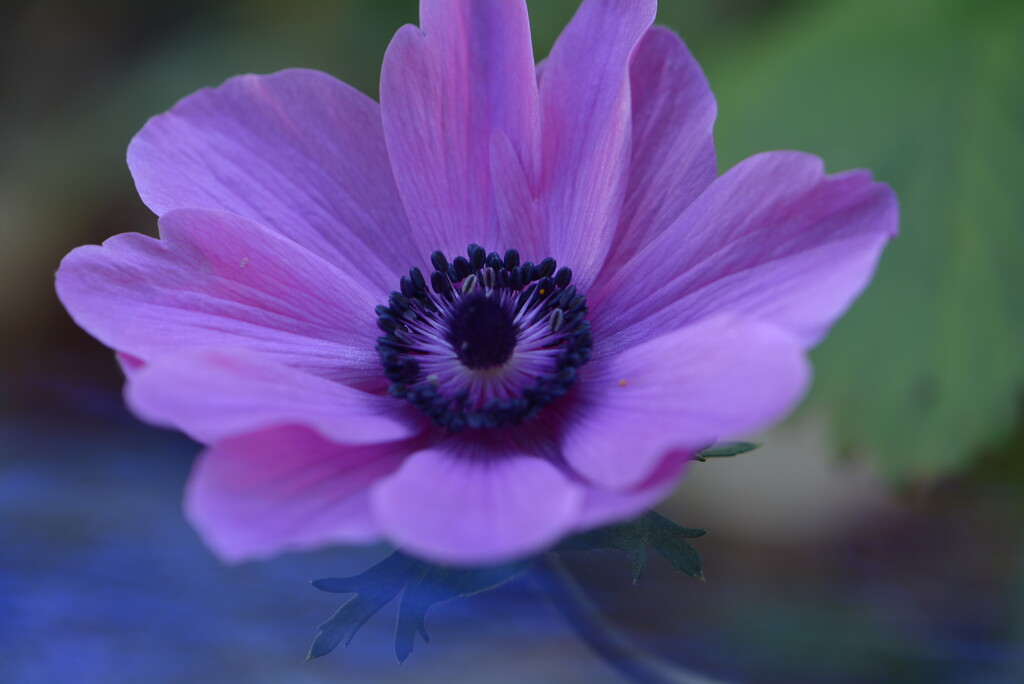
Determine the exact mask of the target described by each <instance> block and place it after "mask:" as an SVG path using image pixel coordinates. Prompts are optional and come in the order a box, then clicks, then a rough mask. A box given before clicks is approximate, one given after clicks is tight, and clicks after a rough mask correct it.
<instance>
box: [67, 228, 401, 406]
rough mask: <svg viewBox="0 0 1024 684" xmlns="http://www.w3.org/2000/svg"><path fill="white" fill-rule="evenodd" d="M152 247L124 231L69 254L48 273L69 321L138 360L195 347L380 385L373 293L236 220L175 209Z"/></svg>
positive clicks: (262, 230)
mask: <svg viewBox="0 0 1024 684" xmlns="http://www.w3.org/2000/svg"><path fill="white" fill-rule="evenodd" d="M160 230H161V235H162V238H163V239H161V240H154V239H152V238H149V237H145V236H143V235H138V234H134V233H128V234H124V235H118V236H116V237H113V238H111V239H109V240H107V241H106V242H104V243H103V246H101V247H100V246H96V245H86V246H84V247H79V248H78V249H76V250H74V251H73V252H71V253H70V254H69V255H68V256H66V257H65V258H64V261H63V262H62V263H61V266H60V269H59V270H58V272H57V294H58V295H59V297H60V299H61V301H62V302H63V303H64V306H65V307H66V308H67V309H68V311H69V312H70V313H71V316H72V318H74V319H75V322H76V323H78V325H80V326H81V327H82V328H84V329H85V330H86V331H88V332H89V333H90V334H91V335H93V336H94V337H96V338H98V339H99V340H100V341H101V342H103V343H104V344H106V345H107V346H109V347H112V348H114V349H116V350H117V351H119V352H122V353H124V354H128V355H129V356H131V357H135V359H137V360H140V361H142V362H149V361H151V360H153V359H154V358H155V357H157V356H160V355H163V354H169V353H174V352H177V351H180V350H182V349H184V348H189V347H201V346H211V347H218V346H228V347H245V348H249V349H254V350H257V351H260V352H263V353H265V354H267V355H268V356H270V357H272V358H274V359H276V360H278V361H280V362H282V363H285V364H287V365H290V366H293V367H296V368H301V369H304V370H307V371H309V372H312V373H316V374H318V375H322V376H325V377H329V378H332V379H335V380H340V381H344V382H348V383H364V384H367V385H369V386H382V385H383V384H384V381H383V379H382V377H383V376H382V375H381V371H380V361H379V360H378V358H377V354H376V352H375V351H374V339H375V338H376V336H377V330H376V327H375V325H374V313H373V308H374V306H375V305H376V304H378V303H379V301H378V299H377V297H378V296H379V295H371V294H370V293H368V292H367V290H366V288H365V285H364V283H363V282H362V281H360V280H356V279H354V278H352V277H351V276H349V275H347V274H346V273H344V272H343V271H341V270H339V269H338V268H336V267H334V266H332V265H331V264H329V263H327V262H326V261H324V260H323V259H321V258H320V257H318V256H316V255H315V254H313V253H312V252H310V251H308V250H306V249H305V248H303V247H300V246H299V245H298V244H296V243H294V242H292V241H291V240H288V239H287V238H284V237H281V236H280V235H279V234H277V233H275V232H273V231H270V230H267V229H266V228H263V227H262V226H260V225H258V224H255V223H253V222H251V221H249V220H247V219H243V218H241V217H238V216H234V215H231V214H222V213H218V212H212V211H202V210H184V209H183V210H177V211H173V212H171V213H168V214H166V215H165V216H164V217H163V218H161V219H160Z"/></svg>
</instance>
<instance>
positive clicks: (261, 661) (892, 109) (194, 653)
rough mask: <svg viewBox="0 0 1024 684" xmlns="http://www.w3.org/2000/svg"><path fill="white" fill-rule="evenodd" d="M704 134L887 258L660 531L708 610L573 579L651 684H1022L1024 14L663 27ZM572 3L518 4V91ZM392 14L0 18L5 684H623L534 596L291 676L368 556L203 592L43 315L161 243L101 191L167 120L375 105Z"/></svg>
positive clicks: (688, 19)
mask: <svg viewBox="0 0 1024 684" xmlns="http://www.w3.org/2000/svg"><path fill="white" fill-rule="evenodd" d="M662 5H663V7H662V9H661V12H660V16H659V23H662V24H667V25H669V26H671V27H673V28H674V29H675V30H677V31H678V32H679V33H680V34H681V35H682V36H683V38H684V39H685V40H686V41H687V42H688V44H689V45H690V47H691V49H692V50H693V51H694V53H695V55H696V56H697V58H698V59H699V60H700V61H701V63H702V64H703V65H704V68H705V70H706V72H707V74H708V77H709V79H710V81H711V85H712V88H713V89H714V91H715V93H716V95H717V97H718V102H719V123H718V125H717V127H716V142H717V146H718V150H719V165H720V170H724V169H726V168H728V167H729V166H731V165H732V164H734V163H735V162H737V161H738V160H740V159H742V158H743V157H745V156H748V155H750V154H753V153H755V152H758V151H762V150H766V149H780V148H795V149H803V150H807V151H810V152H814V153H816V154H819V155H821V156H822V157H824V158H825V160H826V163H827V165H828V167H829V169H830V170H833V171H838V170H843V169H846V168H853V167H867V168H871V169H872V170H874V171H875V173H876V175H877V176H878V177H879V178H880V179H882V180H884V181H887V182H889V183H891V184H892V185H893V187H894V188H895V189H896V191H897V194H898V195H899V197H900V199H901V203H902V207H903V222H902V234H901V236H900V237H899V239H898V240H897V241H895V242H894V243H893V244H892V245H891V247H890V248H889V250H888V251H887V252H886V254H885V256H884V258H883V261H882V265H881V268H880V270H879V273H878V276H877V278H876V280H875V282H874V284H873V285H872V287H871V289H870V290H869V291H868V293H867V294H866V295H865V296H864V297H863V298H862V299H861V300H860V301H859V302H858V303H857V304H856V305H855V307H854V308H853V310H852V311H851V312H850V314H849V315H848V316H847V317H846V318H845V319H844V320H843V321H842V322H841V323H840V324H839V325H838V326H837V328H836V329H835V331H834V333H833V334H832V336H831V337H830V338H829V339H828V340H827V341H826V342H825V343H824V344H823V345H822V346H821V347H820V348H819V349H818V350H816V351H815V354H814V361H815V365H816V370H817V378H816V384H815V389H814V391H813V393H812V395H811V396H810V397H809V399H808V401H807V402H806V404H805V406H804V407H803V408H802V409H801V410H800V411H799V412H798V414H797V415H796V416H795V417H794V418H793V419H792V420H791V421H789V422H788V423H787V424H786V425H784V426H782V427H780V428H779V429H778V430H776V431H773V432H772V433H769V434H767V435H764V436H762V438H763V439H764V441H765V442H766V446H765V447H763V448H762V449H761V450H759V451H756V452H753V453H752V454H748V455H745V456H742V457H740V458H738V459H734V460H731V461H715V462H709V463H706V464H698V465H697V466H696V467H694V468H693V470H692V471H691V475H690V477H689V478H688V480H687V482H686V483H685V485H684V487H683V488H682V490H681V492H680V493H679V494H678V495H677V496H676V497H674V498H673V499H672V500H671V501H669V502H667V503H666V504H665V506H664V508H663V510H664V511H665V512H666V513H667V514H669V515H670V516H671V517H673V518H675V519H676V520H677V521H678V522H680V523H681V524H684V525H687V526H692V527H707V528H708V529H710V531H711V533H710V534H709V535H708V536H707V537H705V538H702V539H700V540H698V542H697V545H698V548H699V549H700V551H701V552H702V556H703V558H704V563H705V573H706V574H707V576H708V579H709V581H708V582H707V583H706V584H702V583H699V582H695V581H692V580H690V579H688V578H686V577H683V576H681V575H676V574H674V573H673V572H672V571H671V569H670V568H668V567H666V565H665V564H664V563H661V562H660V560H657V559H654V560H652V564H651V568H650V572H649V575H648V576H647V577H646V578H645V579H644V580H642V581H641V582H640V584H638V585H636V586H632V585H630V584H629V582H628V569H627V567H626V565H625V563H624V562H623V561H622V560H621V559H618V558H615V557H606V556H603V555H587V556H580V557H575V558H571V559H570V562H571V566H572V568H573V570H574V571H575V572H576V573H577V574H578V575H579V577H580V578H581V580H582V581H583V582H584V584H585V586H586V587H587V589H588V590H589V591H590V593H591V595H592V596H593V597H594V598H595V600H597V602H598V604H599V606H600V607H601V609H602V610H603V611H604V612H605V614H606V615H607V616H608V617H609V618H610V619H611V620H612V621H613V622H614V623H615V624H616V625H617V626H619V627H620V628H621V629H622V630H623V631H624V632H626V633H628V634H630V635H631V636H632V638H634V639H636V640H637V641H639V642H640V643H642V644H644V645H645V646H647V647H648V648H651V649H652V650H654V651H656V652H657V653H659V654H660V655H662V656H663V657H665V658H668V659H671V660H675V661H677V662H679V663H684V664H686V665H687V666H689V667H691V668H693V669H696V670H698V671H703V672H706V673H708V674H713V675H715V676H719V677H723V678H727V679H731V680H737V681H749V682H782V681H786V682H971V683H981V682H986V683H987V682H1018V681H1024V510H1022V507H1024V506H1022V504H1024V392H1022V389H1024V304H1022V294H1021V293H1022V292H1024V266H1022V263H1024V193H1022V192H1021V191H1020V187H1019V186H1020V183H1021V181H1022V179H1024V78H1022V76H1021V66H1022V65H1024V40H1022V37H1024V3H1020V2H1018V1H1016V0H1007V1H1005V2H1000V1H998V0H991V1H989V2H983V3H978V2H970V1H969V0H901V1H900V2H897V3H893V2H887V1H885V0H862V1H859V2H852V1H844V0H822V1H816V2H810V1H808V0H720V1H718V2H714V3H709V2H701V1H699V0H687V1H681V0H663V2H662ZM575 6H576V2H575V0H543V1H539V0H538V1H535V2H531V3H530V10H531V16H532V20H533V26H534V38H535V44H536V46H537V54H538V57H542V56H543V55H544V54H546V52H547V50H548V48H549V47H550V45H551V43H552V41H553V40H554V38H555V36H556V35H557V33H558V31H559V30H560V29H561V27H562V26H563V25H564V24H565V22H566V21H567V20H568V18H569V17H570V16H571V14H572V12H573V10H574V9H575ZM415 20H416V6H415V2H413V1H412V0H401V1H397V0H396V1H392V0H389V1H388V2H386V3H385V2H380V1H377V0H334V1H328V0H303V1H302V2H293V3H287V4H286V3H279V2H272V1H270V0H217V1H213V2H198V1H197V2H128V1H127V0H100V1H97V2H91V3H81V2H74V1H72V0H29V1H27V2H17V1H15V2H6V3H3V4H2V5H0V293H2V296H0V352H2V354H0V548H2V550H3V551H2V554H3V555H2V556H0V654H2V657H0V681H2V682H18V683H22V682H24V683H29V682H31V683H35V682H39V683H48V682H64V681H67V682H180V681H202V682H205V681H211V682H213V681H216V682H221V681H244V682H337V681H360V682H361V681H390V680H395V681H403V682H405V681H409V682H432V681H480V680H482V679H486V680H487V681H510V682H511V681H553V682H560V681H565V682H568V681H598V682H600V681H609V682H615V681H619V679H618V676H617V675H616V674H615V673H614V672H612V671H611V670H609V669H607V668H606V667H605V666H604V665H603V664H602V663H601V662H600V661H599V660H598V659H596V658H595V657H594V656H593V655H592V654H590V653H589V652H588V651H587V650H586V647H585V646H584V645H582V643H581V642H580V641H579V640H578V639H577V638H576V637H575V636H574V634H573V633H572V632H571V630H570V629H569V628H568V627H567V626H566V625H564V624H562V622H561V621H560V620H559V618H558V616H557V614H556V613H555V612H554V611H553V610H552V608H551V607H550V606H548V605H547V604H546V603H545V602H544V601H543V600H542V598H541V597H540V595H539V594H538V592H537V591H536V589H535V588H534V586H533V585H532V584H531V582H530V579H529V577H525V578H522V579H520V580H517V581H515V582H513V583H511V584H509V585H506V586H505V587H503V588H501V589H499V590H497V591H495V592H492V593H489V594H484V595H480V596H476V597H473V598H470V599H467V600H464V601H459V602H455V603H451V604H445V605H443V606H441V607H439V608H437V609H436V610H435V611H434V612H432V613H431V616H430V618H429V621H428V627H429V628H430V629H431V636H432V643H431V644H429V645H423V644H419V645H418V646H417V649H416V651H415V652H414V653H413V655H412V657H411V658H410V659H409V660H408V661H407V662H406V663H405V664H404V665H402V666H401V667H399V666H397V665H395V664H394V658H393V655H392V652H391V646H390V638H391V634H392V630H393V617H394V607H391V608H389V609H385V610H384V611H383V612H382V614H381V615H378V616H377V617H376V618H374V619H373V620H371V621H370V623H369V624H368V625H367V627H366V628H365V629H364V631H363V632H361V633H360V634H359V635H358V636H357V637H356V640H355V641H354V643H353V644H352V646H350V647H349V648H348V649H347V650H344V651H338V652H336V653H334V654H332V655H330V656H328V657H326V658H323V659H321V660H318V661H314V662H312V663H303V662H302V658H303V656H304V654H305V649H306V647H307V645H308V642H309V640H310V639H311V638H312V636H313V635H314V634H315V626H316V624H317V623H319V622H320V621H321V620H323V619H324V618H326V617H327V616H328V615H330V613H331V612H333V610H334V609H335V608H336V605H337V603H338V599H337V598H336V597H334V596H330V595H327V594H320V593H318V592H316V591H315V590H313V589H312V588H310V587H309V585H308V584H307V581H308V580H310V579H313V578H317V577H322V576H330V575H339V574H346V573H354V572H357V571H359V570H361V569H363V568H365V567H366V566H368V565H369V564H371V563H372V562H374V561H375V560H377V559H379V558H381V557H382V556H383V555H384V554H386V552H387V550H386V549H383V548H372V549H335V550H328V551H324V552H320V553H313V554H306V555H301V556H291V557H285V558H281V559H278V560H275V561H271V562H266V563H258V564H251V565H248V566H243V567H235V568H227V567H223V566H221V565H220V564H219V563H218V562H217V561H216V560H214V559H213V558H212V557H211V556H210V555H209V553H208V552H207V551H206V550H205V549H204V548H203V547H202V546H201V545H200V543H199V541H198V539H197V538H196V536H195V534H194V533H193V532H192V531H191V530H190V529H189V528H188V526H187V525H186V524H185V522H184V520H183V518H182V515H181V512H180V495H181V490H182V486H183V483H184V481H185V478H186V476H187V472H188V469H189V466H190V462H191V459H192V458H193V456H194V455H195V453H196V452H197V446H196V445H194V444H192V443H190V442H188V441H187V440H186V439H184V438H182V437H180V436H177V435H174V434H171V433H167V432H163V431H159V430H155V429H151V428H147V427H145V426H142V425H140V424H138V423H137V422H135V421H134V420H133V419H132V418H131V417H130V416H129V415H127V413H126V412H125V411H124V409H123V407H122V404H121V399H120V384H121V377H120V374H119V371H118V369H117V367H116V365H115V363H114V361H113V359H112V357H111V355H110V353H109V352H108V351H107V350H105V349H103V348H102V347H101V346H100V345H99V344H98V343H96V342H95V341H93V340H91V339H90V338H89V337H88V336H87V335H85V334H84V333H82V332H81V331H80V330H78V329H77V328H76V327H75V326H74V325H73V324H72V323H71V321H70V319H69V318H68V317H67V315H66V314H65V313H64V312H63V310H62V309H61V307H60V305H59V304H58V302H57V301H56V298H55V296H54V294H53V287H52V277H53V271H54V270H55V268H56V265H57V263H58V262H59V260H60V258H61V256H63V255H64V254H65V253H66V252H67V251H69V250H70V249H71V248H73V247H74V246H76V245H78V244H82V243H86V242H99V241H101V240H103V239H104V238H106V237H108V236H110V235H112V234H115V233H119V232H124V231H133V230H134V231H142V232H148V233H151V234H152V233H154V230H155V220H154V218H153V217H152V215H151V214H150V213H149V212H148V210H146V208H145V207H144V206H143V205H142V204H141V202H139V200H138V198H137V197H136V195H135V192H134V188H133V185H132V181H131V178H130V176H129V174H128V171H127V168H126V166H125V163H124V151H125V147H126V145H127V143H128V140H129V139H130V138H131V136H132V135H133V134H134V133H135V132H136V131H137V130H138V129H139V128H140V127H141V125H142V124H143V123H144V121H145V120H146V118H147V117H149V116H151V115H153V114H155V113H158V112H161V111H163V110H165V109H167V108H168V107H169V106H171V105H172V104H173V103H174V101H175V100H177V99H178V98H180V97H182V96H184V95H186V94H188V93H190V92H192V91H194V90H196V89H197V88H199V87H202V86H205V85H213V84H217V83H219V82H221V81H222V80H224V79H225V78H227V77H229V76H231V75H233V74H236V73H243V72H269V71H274V70H277V69H280V68H285V67H291V66H306V67H313V68H319V69H323V70H325V71H328V72H330V73H333V74H335V75H336V76H338V77H340V78H342V79H344V80H346V81H348V82H349V83H352V84H353V85H355V86H357V87H359V88H360V89H362V90H364V91H365V92H368V93H371V94H373V95H376V91H377V79H378V76H379V68H380V60H381V57H382V55H383V53H384V49H385V47H386V46H387V43H388V40H389V39H390V37H391V35H392V33H393V32H394V31H395V29H396V28H397V27H398V26H399V25H400V24H402V23H406V22H415Z"/></svg>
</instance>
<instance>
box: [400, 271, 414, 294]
mask: <svg viewBox="0 0 1024 684" xmlns="http://www.w3.org/2000/svg"><path fill="white" fill-rule="evenodd" d="M399 282H400V285H401V289H402V294H403V295H405V296H406V297H408V298H409V299H415V298H416V286H415V285H413V283H412V280H411V279H410V278H409V276H402V280H401V281H399Z"/></svg>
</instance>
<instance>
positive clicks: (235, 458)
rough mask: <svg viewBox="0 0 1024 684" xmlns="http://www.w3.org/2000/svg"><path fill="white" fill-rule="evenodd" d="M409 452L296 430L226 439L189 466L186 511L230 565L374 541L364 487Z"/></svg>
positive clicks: (403, 446) (397, 445) (404, 446)
mask: <svg viewBox="0 0 1024 684" xmlns="http://www.w3.org/2000/svg"><path fill="white" fill-rule="evenodd" d="M415 448H416V447H415V446H414V445H411V444H410V443H409V442H392V443H388V444H377V445H372V446H361V447H357V446H342V445H339V444H335V443H332V442H328V441H327V440H325V439H323V438H322V437H319V436H317V435H316V434H315V433H314V432H312V431H310V430H306V429H303V428H298V427H290V428H278V429H275V430H269V431H266V432H260V433H254V434H249V435H244V436H241V437H237V438H234V439H230V440H226V441H223V442H220V443H218V444H216V445H214V446H213V447H211V448H209V449H207V450H206V451H205V452H203V454H202V455H201V456H200V457H199V460H198V461H197V462H196V465H195V467H194V469H193V471H192V476H191V478H190V480H189V483H188V488H187V490H186V492H185V513H186V515H187V516H188V519H189V521H190V522H191V523H192V525H193V526H195V528H196V529H197V530H198V532H199V534H200V536H202V537H203V540H204V541H205V542H206V543H207V545H209V546H210V548H211V549H213V551H214V552H215V553H216V554H217V555H218V556H220V557H221V559H223V560H224V561H227V562H230V563H237V562H240V561H244V560H252V559H256V558H267V557H270V556H274V555H276V554H278V553H281V552H282V551H291V550H301V549H311V548H317V547H321V546H327V545H329V544H358V543H368V542H373V541H376V540H377V539H379V537H380V532H379V530H378V528H377V525H376V523H375V522H374V518H373V515H372V512H371V508H370V502H369V495H368V493H369V491H370V487H371V486H372V485H373V483H375V482H377V481H378V480H379V479H380V478H382V477H385V476H386V475H388V474H389V473H391V472H392V471H394V470H395V468H397V467H398V466H399V465H400V464H401V462H402V459H403V458H405V456H406V455H407V454H408V453H409V452H410V451H411V450H413V449H415Z"/></svg>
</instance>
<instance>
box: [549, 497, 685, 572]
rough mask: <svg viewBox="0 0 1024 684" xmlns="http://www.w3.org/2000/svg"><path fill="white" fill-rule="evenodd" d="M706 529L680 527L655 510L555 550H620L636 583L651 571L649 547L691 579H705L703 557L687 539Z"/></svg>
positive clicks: (571, 540)
mask: <svg viewBox="0 0 1024 684" xmlns="http://www.w3.org/2000/svg"><path fill="white" fill-rule="evenodd" d="M704 534H705V531H704V530H696V529H689V528H686V527H680V526H679V525H676V524H675V523H674V522H672V521H671V520H669V519H668V518H666V517H664V516H661V515H658V514H657V513H655V512H654V511H647V513H644V514H643V515H642V516H640V517H639V518H636V519H635V520H630V521H629V522H624V523H619V524H617V525H609V526H608V527H602V528H599V529H596V530H591V531H590V532H583V533H581V534H577V535H574V536H572V537H569V538H568V539H566V540H565V541H563V542H562V543H561V544H559V545H558V546H557V547H556V548H555V551H592V550H595V549H611V550H613V551H619V552H621V553H623V554H625V556H626V557H627V558H629V561H630V564H631V565H632V567H633V583H634V584H635V583H636V582H637V581H638V580H639V579H640V576H641V575H643V573H644V570H646V569H647V547H648V546H650V547H651V548H653V549H654V550H655V551H657V552H658V553H660V554H661V555H662V556H663V557H664V558H665V559H666V560H667V561H668V562H669V563H671V564H672V566H673V567H674V568H675V569H676V570H679V571H681V572H684V573H686V574H687V575H689V576H690V577H696V578H698V579H704V574H703V571H702V570H701V564H700V556H698V555H697V550H696V549H694V548H693V546H692V545H691V544H689V543H688V542H687V541H686V540H687V539H693V538H695V537H700V536H703V535H704Z"/></svg>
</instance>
